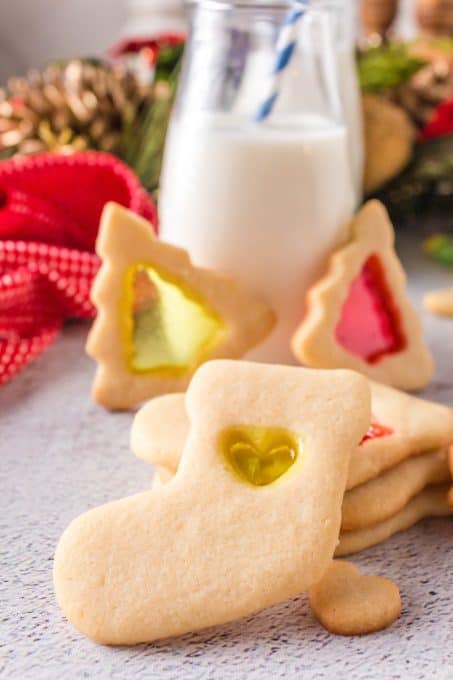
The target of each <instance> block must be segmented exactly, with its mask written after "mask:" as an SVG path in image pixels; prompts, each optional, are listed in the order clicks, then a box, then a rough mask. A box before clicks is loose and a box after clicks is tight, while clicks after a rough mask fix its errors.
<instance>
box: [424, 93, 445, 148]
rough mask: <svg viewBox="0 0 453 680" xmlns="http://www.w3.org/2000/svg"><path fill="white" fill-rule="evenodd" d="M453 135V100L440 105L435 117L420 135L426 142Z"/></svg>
mask: <svg viewBox="0 0 453 680" xmlns="http://www.w3.org/2000/svg"><path fill="white" fill-rule="evenodd" d="M450 134H453V99H448V100H447V101H445V102H442V103H441V104H439V106H438V107H437V109H436V110H435V111H434V114H433V117H432V118H431V120H430V121H429V122H428V123H427V124H426V125H425V127H424V128H423V130H422V131H421V133H420V139H421V140H422V141H423V142H426V141H427V140H429V139H434V138H435V137H443V136H444V135H450Z"/></svg>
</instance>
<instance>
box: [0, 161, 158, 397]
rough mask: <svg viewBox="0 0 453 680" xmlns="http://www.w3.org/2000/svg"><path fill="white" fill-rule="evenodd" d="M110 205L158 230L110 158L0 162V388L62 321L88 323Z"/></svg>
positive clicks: (125, 173)
mask: <svg viewBox="0 0 453 680" xmlns="http://www.w3.org/2000/svg"><path fill="white" fill-rule="evenodd" d="M108 201H116V202H117V203H120V204H121V205H124V206H125V207H127V208H129V209H130V210H133V211H134V212H136V213H137V214H139V215H142V216H143V217H145V218H146V219H149V220H150V221H151V222H152V223H153V224H154V225H156V226H157V212H156V208H155V205H154V204H153V202H152V200H151V199H150V198H149V196H148V195H147V194H146V192H145V191H144V189H143V188H142V187H141V185H140V183H139V181H138V179H137V178H136V176H135V175H134V173H133V172H132V171H131V170H130V169H129V168H128V167H127V166H125V165H124V164H123V163H121V162H120V161H119V160H118V159H116V158H114V157H113V156H110V155H109V154H104V153H99V152H94V151H92V152H86V153H79V154H74V155H72V156H61V155H55V154H50V153H46V154H41V155H39V156H31V157H27V158H17V159H13V160H10V161H5V162H3V163H0V384H2V383H5V382H7V381H8V380H10V379H11V378H12V377H13V376H14V375H15V374H16V373H18V372H19V371H20V370H21V369H22V368H24V367H25V366H26V365H27V364H29V363H30V362H31V361H33V360H34V359H35V358H36V357H37V356H39V355H40V354H41V353H42V352H43V351H44V349H45V348H46V347H48V346H49V345H50V344H51V343H52V342H53V341H54V340H55V338H56V336H57V335H58V332H59V330H60V328H61V326H62V324H63V322H64V321H65V319H69V318H73V319H90V318H93V316H94V314H95V310H94V308H93V306H92V304H91V302H90V299H89V293H90V289H91V285H92V282H93V278H94V276H95V275H96V272H97V270H98V268H99V264H100V263H99V259H98V257H97V256H96V255H95V254H94V244H95V240H96V235H97V231H98V226H99V219H100V216H101V212H102V209H103V207H104V205H105V203H107V202H108Z"/></svg>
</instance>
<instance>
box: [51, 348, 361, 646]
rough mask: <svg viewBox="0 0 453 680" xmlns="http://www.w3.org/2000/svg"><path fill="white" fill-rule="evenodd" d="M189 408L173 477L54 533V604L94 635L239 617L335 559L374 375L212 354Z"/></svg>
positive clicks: (159, 634)
mask: <svg viewBox="0 0 453 680" xmlns="http://www.w3.org/2000/svg"><path fill="white" fill-rule="evenodd" d="M186 407H187V412H188V416H189V421H190V432H189V436H188V438H187V440H186V443H185V446H184V451H183V454H182V458H181V464H180V466H179V469H178V472H177V474H176V476H175V478H174V479H173V480H172V481H171V482H170V483H169V484H167V485H165V486H162V487H161V488H155V489H153V490H148V491H145V492H144V493H141V494H138V495H136V496H132V497H130V498H125V499H123V500H120V501H117V502H113V503H109V504H107V505H104V506H102V507H99V508H96V509H94V510H91V511H90V512H88V513H86V514H84V515H82V516H81V517H79V518H77V519H76V520H74V521H73V522H72V524H71V525H70V526H69V527H68V528H67V529H66V531H65V532H64V534H63V536H62V538H61V539H60V542H59V545H58V548H57V551H56V555H55V562H54V583H55V590H56V595H57V599H58V602H59V604H60V606H61V608H62V609H63V611H64V612H65V614H66V616H67V617H68V618H69V620H70V621H71V622H72V623H73V624H74V625H75V626H76V627H77V628H79V630H81V631H82V632H83V633H85V634H86V635H87V636H89V637H91V638H93V639H94V640H97V641H99V642H103V643H106V644H134V643H140V642H150V641H152V640H156V639H159V638H164V637H168V636H175V635H180V634H183V633H187V632H189V631H194V630H198V629H201V628H204V627H207V626H212V625H216V624H221V623H225V622H227V621H232V620H235V619H237V618H239V617H242V616H245V615H248V614H251V613H253V612H256V611H258V610H260V609H262V608H264V607H267V606H269V605H272V604H275V603H277V602H280V601H283V600H285V599H287V598H289V597H292V596H294V595H297V594H298V593H301V592H303V591H304V590H306V589H307V588H309V587H310V586H311V585H313V583H315V582H316V581H317V580H319V578H320V576H321V575H322V574H323V573H324V571H325V570H326V569H327V567H328V565H329V563H330V561H331V559H332V555H333V551H334V548H335V545H336V542H337V540H338V532H339V528H340V519H341V502H342V498H343V493H344V487H345V484H346V475H347V468H348V463H349V454H350V451H351V449H352V448H354V447H355V446H356V445H357V442H358V441H360V439H361V438H362V437H363V435H364V433H365V432H366V430H367V427H368V423H369V421H370V394H369V387H368V384H367V382H366V380H365V379H364V378H362V377H361V376H359V375H357V374H354V373H352V372H349V371H310V370H305V369H302V368H295V367H287V366H272V365H260V364H255V363H246V362H234V361H214V362H209V363H206V364H204V365H203V366H202V367H201V368H200V369H198V371H197V373H196V375H195V376H194V378H193V380H192V382H191V384H190V387H189V390H188V392H187V395H186Z"/></svg>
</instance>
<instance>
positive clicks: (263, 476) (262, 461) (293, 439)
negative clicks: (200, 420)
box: [221, 426, 301, 486]
mask: <svg viewBox="0 0 453 680" xmlns="http://www.w3.org/2000/svg"><path fill="white" fill-rule="evenodd" d="M221 449H222V453H223V455H224V456H225V457H226V459H227V460H228V462H229V463H230V465H231V466H232V467H233V469H234V471H235V472H236V473H237V474H238V475H239V476H240V477H241V478H242V479H244V480H246V481H247V482H249V483H250V484H252V485H253V486H267V485H268V484H272V483H273V482H275V481H276V480H277V479H279V478H280V477H282V476H283V475H284V474H285V473H286V472H288V470H289V469H290V468H291V467H292V466H293V465H294V463H295V462H296V461H297V459H298V457H299V455H300V451H301V444H300V440H299V438H298V437H297V436H296V435H295V434H293V433H291V432H289V431H288V430H285V429H283V428H266V427H254V426H240V427H232V428H229V429H228V430H226V431H225V432H224V433H223V434H222V436H221Z"/></svg>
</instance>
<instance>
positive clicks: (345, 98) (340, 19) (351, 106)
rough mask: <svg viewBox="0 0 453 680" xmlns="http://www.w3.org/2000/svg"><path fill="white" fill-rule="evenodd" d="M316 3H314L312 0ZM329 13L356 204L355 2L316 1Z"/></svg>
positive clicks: (360, 160)
mask: <svg viewBox="0 0 453 680" xmlns="http://www.w3.org/2000/svg"><path fill="white" fill-rule="evenodd" d="M315 1H316V0H315ZM317 1H318V2H319V3H320V5H321V6H323V7H325V8H326V9H327V10H328V11H329V12H330V14H331V21H332V31H333V34H334V46H335V51H336V65H337V69H338V85H339V91H340V98H341V103H342V106H343V114H344V119H345V123H346V128H347V131H348V147H349V155H350V161H351V164H352V175H353V181H354V187H355V191H356V195H357V199H358V200H357V203H360V202H361V199H362V197H363V169H364V158H365V152H364V138H363V120H362V101H361V96H360V89H359V82H358V75H357V61H356V39H357V25H358V5H359V3H358V2H357V0H317Z"/></svg>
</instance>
